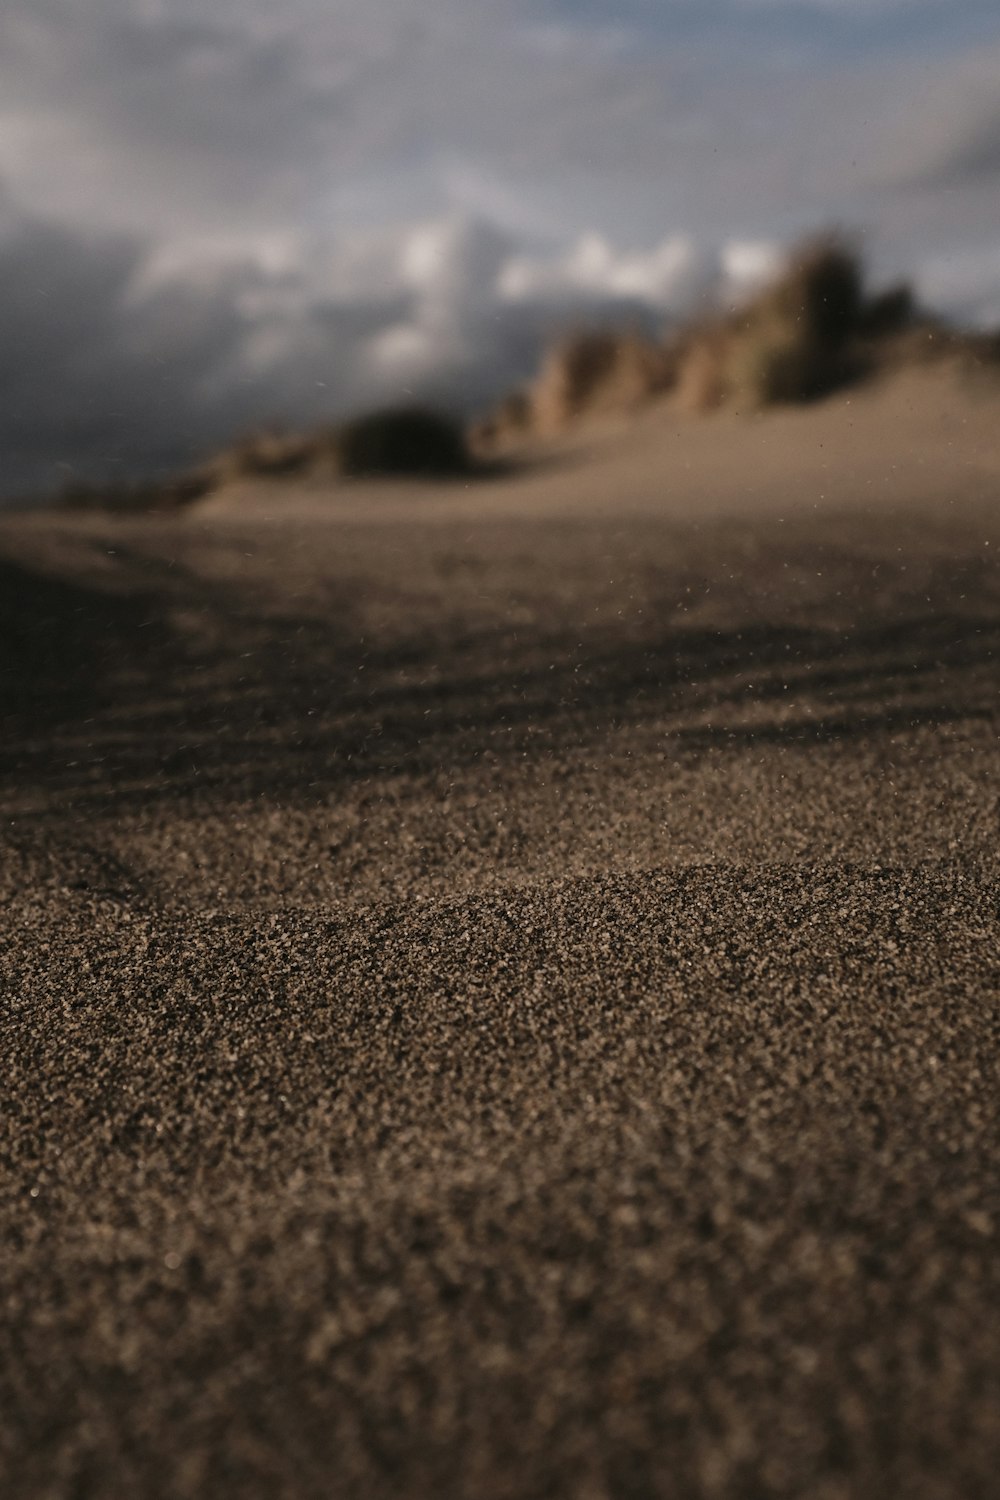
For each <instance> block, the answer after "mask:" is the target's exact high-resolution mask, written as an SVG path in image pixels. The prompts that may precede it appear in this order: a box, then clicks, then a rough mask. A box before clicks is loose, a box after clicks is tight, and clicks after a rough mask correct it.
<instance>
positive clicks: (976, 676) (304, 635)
mask: <svg viewBox="0 0 1000 1500" xmlns="http://www.w3.org/2000/svg"><path fill="white" fill-rule="evenodd" d="M140 576H141V581H142V585H143V588H142V591H133V592H128V593H117V594H111V593H105V592H102V591H101V590H99V589H97V588H93V587H88V586H86V585H84V584H82V583H80V582H76V581H73V582H68V581H65V580H62V579H58V578H52V577H46V576H42V575H37V574H34V573H32V572H30V571H29V570H27V569H25V568H23V567H21V566H19V565H15V564H12V563H9V562H4V563H2V564H0V600H2V603H0V628H2V639H3V643H4V644H3V657H2V661H0V709H2V713H3V716H4V721H5V729H6V732H5V735H4V740H3V744H2V747H0V774H2V775H3V776H4V777H5V778H6V779H7V781H8V784H11V783H13V784H15V785H17V786H18V787H19V788H20V789H21V791H22V792H23V793H27V794H28V796H29V798H30V800H31V801H32V803H33V804H35V805H37V806H38V808H39V810H41V809H42V808H43V807H45V806H48V807H50V808H52V809H54V808H55V807H56V806H59V807H61V808H65V807H66V806H67V805H68V804H71V803H72V804H75V805H81V804H89V805H94V804H101V803H110V802H114V803H115V804H116V805H122V804H123V803H132V804H141V803H143V802H145V801H148V800H149V799H151V798H152V799H160V798H164V797H166V798H171V797H189V796H200V795H202V794H204V793H212V794H214V795H217V796H221V797H226V796H233V797H251V796H261V795H264V796H268V795H271V796H281V797H283V798H296V797H302V798H308V799H315V798H316V796H317V795H323V794H324V793H325V792H328V791H330V790H333V789H335V788H336V786H337V785H339V784H343V783H344V782H346V781H355V780H358V779H372V778H375V779H377V778H379V777H383V776H387V775H397V774H401V773H406V774H411V775H421V774H427V773H433V772H435V771H439V770H441V769H448V768H458V767H460V766H462V765H469V764H471V763H475V762H477V761H482V760H487V761H490V760H493V761H496V762H497V763H500V764H502V763H503V762H505V761H509V760H510V758H511V757H523V756H524V755H525V754H526V753H527V754H539V753H546V752H548V751H557V752H558V751H563V752H565V751H568V750H571V749H574V748H579V747H581V746H583V747H585V746H587V745H589V744H594V743H596V742H598V741H599V740H600V739H601V737H602V736H606V735H607V734H608V733H609V732H614V731H615V730H617V729H622V728H627V727H629V726H633V727H635V728H636V729H638V728H639V727H643V728H644V732H653V733H655V734H662V737H663V748H664V750H666V751H669V753H670V754H671V755H673V756H682V755H685V754H699V753H704V752H705V751H707V750H710V749H712V748H715V747H720V746H721V747H728V748H737V747H740V746H752V745H754V744H763V743H770V744H795V743H806V744H808V743H821V742H824V741H832V740H838V739H840V740H843V739H850V738H858V737H871V736H875V735H879V734H892V733H895V732H897V731H899V730H902V729H906V728H910V727H914V726H920V725H931V724H947V723H951V722H955V721H958V720H962V719H982V718H986V717H989V715H990V713H991V712H992V709H991V704H992V701H993V696H994V695H993V688H992V687H991V683H993V675H992V674H993V668H994V664H995V660H996V654H997V650H998V647H1000V621H998V620H997V618H996V617H995V616H993V615H992V614H984V613H981V612H980V613H978V614H970V615H965V614H959V613H951V612H937V613H927V614H924V615H921V616H918V617H910V618H905V619H892V620H888V621H885V620H881V621H868V622H864V623H861V624H859V625H857V626H856V627H855V628H852V629H850V630H846V631H845V630H825V629H820V628H801V627H795V628H793V627H789V626H785V625H780V624H768V623H766V622H764V623H761V622H759V621H758V622H755V623H753V624H752V625H749V626H746V627H744V628H740V629H730V630H705V629H696V628H685V627H684V626H683V625H676V624H675V625H672V626H671V627H670V628H669V629H664V628H663V626H662V622H660V624H659V626H656V625H654V626H653V627H652V628H651V629H650V631H649V632H648V633H647V635H646V636H645V637H644V638H643V639H640V640H636V639H634V638H625V637H623V636H622V634H621V633H618V634H616V633H615V631H614V630H613V629H611V628H610V627H608V628H607V629H605V630H604V631H603V632H600V631H599V632H596V633H595V632H591V633H590V635H589V636H588V639H587V642H586V645H585V646H584V645H581V644H580V642H579V641H578V639H576V637H575V636H573V637H570V636H568V635H567V634H566V632H565V630H562V631H559V630H548V631H547V630H545V629H544V627H539V628H538V629H537V630H535V631H533V632H531V633H526V634H525V635H524V636H523V638H520V639H519V638H516V637H513V638H512V636H511V634H510V632H506V633H501V632H499V631H489V630H480V631H478V632H476V631H469V632H466V633H464V634H456V635H454V636H453V637H446V636H443V635H434V636H432V635H429V634H426V635H424V636H423V637H419V638H414V639H412V640H409V641H404V642H402V643H400V642H398V641H397V642H395V643H389V644H383V645H379V644H378V643H375V644H373V643H372V641H371V640H370V639H367V640H366V639H365V638H364V637H363V636H362V635H361V633H360V631H359V627H358V623H357V620H358V612H357V610H356V609H352V607H351V601H350V600H349V599H348V600H347V601H345V604H344V606H343V607H342V608H340V609H339V610H338V611H337V612H336V613H335V614H334V615H332V616H328V617H326V618H317V617H316V616H315V615H313V616H307V615H302V616H292V615H286V616H284V617H280V618H275V617H273V616H271V617H268V618H263V617H261V616H260V615H258V614H257V613H255V612H254V611H253V609H252V608H251V606H250V605H249V604H248V602H247V601H246V600H245V599H244V600H243V601H242V602H240V601H239V600H237V599H236V596H234V595H232V594H230V593H228V592H227V591H226V590H225V589H223V588H221V587H213V586H212V585H209V584H207V583H205V581H204V580H200V579H199V580H193V579H191V580H188V582H187V583H186V584H185V585H184V586H185V587H186V588H187V590H188V592H189V596H190V597H189V599H188V601H187V606H188V613H189V615H190V614H191V613H192V612H193V613H194V614H195V616H196V618H197V620H198V621H199V622H200V624H201V626H202V627H203V628H201V629H199V630H197V631H195V632H194V633H193V634H192V633H191V632H190V631H188V632H184V631H182V630H180V629H178V628H177V627H176V626H175V625H172V624H171V623H170V619H171V615H170V610H169V608H167V606H166V602H165V596H164V595H163V594H162V593H160V592H158V591H157V582H156V576H155V570H154V572H153V574H151V575H149V576H142V575H140ZM172 576H173V577H174V578H176V576H177V575H176V571H175V572H174V574H173V575H172ZM172 603H173V605H174V606H176V603H177V598H176V594H175V595H174V598H173V601H172ZM993 686H994V687H995V683H993Z"/></svg>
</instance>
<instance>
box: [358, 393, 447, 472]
mask: <svg viewBox="0 0 1000 1500" xmlns="http://www.w3.org/2000/svg"><path fill="white" fill-rule="evenodd" d="M336 451H337V464H338V468H339V472H340V473H341V474H343V475H344V476H345V477H346V478H351V479H361V478H372V477H377V476H381V475H387V476H393V477H399V478H403V477H408V476H412V477H415V478H446V477H448V476H451V475H458V474H465V473H467V472H468V470H469V468H470V465H471V458H470V454H469V449H468V445H467V443H466V437H465V432H464V430H463V428H462V426H461V424H460V423H459V422H456V421H455V420H454V419H453V418H451V417H448V416H445V415H444V414H443V413H441V412H435V411H430V410H427V409H425V408H422V407H389V408H386V409H385V410H383V411H375V412H370V413H368V414H367V415H366V416H362V417H357V418H355V419H354V421H351V422H345V423H344V424H343V426H342V427H340V428H339V430H338V432H337V434H336Z"/></svg>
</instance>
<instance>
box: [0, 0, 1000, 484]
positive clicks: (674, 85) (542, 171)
mask: <svg viewBox="0 0 1000 1500" xmlns="http://www.w3.org/2000/svg"><path fill="white" fill-rule="evenodd" d="M832 226H837V227H840V228H842V229H843V230H845V231H848V232H850V233H851V234H853V235H856V236H858V237H859V240H860V243H861V244H862V245H863V247H864V251H865V254H866V258H867V261H868V263H869V266H870V274H871V278H872V280H873V283H875V284H877V283H878V282H879V281H889V280H895V279H897V278H898V277H899V276H902V275H905V276H908V277H910V278H911V279H912V280H913V281H914V283H915V285H916V287H917V290H918V292H919V294H920V295H921V296H922V298H923V299H924V300H925V301H926V302H927V303H928V305H930V306H932V307H934V308H935V309H936V310H938V311H941V312H943V313H945V314H947V315H949V316H951V317H954V318H956V319H960V320H962V321H966V322H973V323H976V324H979V325H983V326H990V325H993V324H1000V6H998V4H997V0H616V3H611V0H283V3H282V4H281V5H280V6H279V5H278V4H277V3H275V0H213V3H212V5H211V6H210V7H209V6H206V5H205V4H204V0H4V5H3V8H2V11H0V496H11V495H21V494H25V493H28V492H39V493H44V492H48V491H52V490H54V489H57V488H59V487H60V486H62V485H63V484H65V483H67V482H69V481H71V480H73V479H81V478H83V479H86V478H92V479H96V480H103V479H107V478H117V477H124V476H128V475H133V474H136V475H137V474H142V473H156V472H161V471H166V470H170V469H172V468H175V467H177V466H178V465H182V464H185V463H189V462H191V461H192V460H194V459H196V458H197V457H198V456H199V455H200V454H203V453H206V452H209V451H211V450H212V449H213V448H214V447H216V446H218V445H219V444H221V443H224V442H226V441H229V440H231V439H232V438H233V437H234V436H236V435H239V434H240V433H243V432H245V431H248V430H251V429H252V428H254V427H258V426H260V425H261V424H266V423H269V422H275V423H286V424H291V425H296V424H298V425H302V424H306V423H309V422H314V421H320V420H324V419H326V418H333V417H336V416H338V415H341V414H343V413H345V412H349V411H352V410H359V409H362V408H364V407H366V406H371V405H374V404H378V403H381V402H398V401H410V400H418V399H419V400H423V399H427V400H435V401H439V402H442V403H444V404H446V405H449V406H452V407H453V408H455V409H456V410H461V411H471V410H475V409H476V408H477V407H479V406H482V405H483V404H485V403H487V402H488V401H489V400H491V399H492V398H493V396H494V395H496V394H497V393H498V392H499V391H500V390H503V389H505V388H507V387H509V386H510V385H511V384H512V383H515V382H516V381H518V380H521V379H523V378H524V377H525V375H526V374H528V373H530V371H531V369H532V368H533V366H534V364H535V363H536V362H537V359H538V357H539V351H540V349H541V347H542V346H543V345H544V343H545V342H546V341H547V340H549V339H550V338H551V337H552V336H553V334H554V333H555V332H556V331H558V330H559V329H560V328H563V327H567V326H571V325H580V324H584V323H588V322H598V321H603V320H607V319H613V320H617V321H622V320H631V321H634V322H639V323H649V325H650V326H657V325H662V324H664V323H667V322H669V321H670V320H672V319H677V318H680V317H683V316H684V315H685V314H686V313H687V312H689V311H690V310H692V309H693V308H695V307H697V306H699V305H701V304H702V303H703V302H704V301H705V300H706V299H710V298H721V299H722V300H730V301H732V300H734V299H735V298H736V297H738V296H739V295H741V294H742V293H743V292H745V291H746V290H747V289H748V288H750V287H752V286H753V285H754V284H756V283H757V282H758V281H759V280H760V279H761V278H762V277H764V276H766V275H767V274H768V273H769V271H773V269H774V267H775V265H777V264H779V263H780V255H781V252H782V250H783V249H784V248H787V247H788V246H789V245H790V244H792V243H794V241H795V239H796V238H798V237H801V236H802V235H803V234H805V233H808V232H811V231H813V230H816V229H818V228H827V227H832Z"/></svg>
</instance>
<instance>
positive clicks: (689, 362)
mask: <svg viewBox="0 0 1000 1500" xmlns="http://www.w3.org/2000/svg"><path fill="white" fill-rule="evenodd" d="M864 311H865V301H864V291H863V280H862V273H861V266H860V262H859V261H858V258H857V256H856V255H855V254H854V253H853V251H852V250H850V249H849V248H848V247H847V246H845V245H843V244H841V243H839V242H838V241H837V240H835V239H831V238H825V239H820V240H815V241H813V242H811V243H810V244H808V245H806V246H804V247H803V248H802V249H801V250H800V251H799V252H798V253H797V254H796V255H794V256H793V257H792V259H791V261H790V263H789V265H788V267H787V268H786V270H785V272H784V274H783V275H782V276H780V277H779V278H778V279H777V280H776V281H775V282H773V283H772V284H771V285H770V286H769V287H766V288H765V289H764V290H763V291H762V292H761V293H760V294H759V295H758V296H757V297H755V298H754V299H753V301H751V302H750V303H749V304H748V305H747V306H746V307H744V308H742V309H741V310H740V311H739V312H738V313H735V314H733V315H732V316H731V317H730V318H728V319H727V320H725V321H724V322H723V323H722V324H719V325H717V326H715V327H712V328H709V329H707V330H705V329H701V330H696V331H695V332H694V334H693V335H690V336H689V340H688V344H687V349H686V351H685V355H684V356H683V358H682V359H681V362H680V370H679V376H678V383H679V385H680V387H681V390H682V392H683V393H684V394H685V395H686V397H687V401H688V404H689V405H690V406H692V407H694V408H695V409H698V410H705V409H708V408H710V407H712V406H716V405H720V404H721V403H723V402H732V403H733V404H734V405H737V406H742V407H763V406H770V405H773V404H775V403H779V402H795V401H809V400H812V399H814V398H815V397H817V396H821V395H824V394H825V393H826V392H827V391H830V390H832V389H834V388H835V387H836V386H837V385H839V384H841V383H842V381H843V380H844V379H845V378H846V377H847V376H848V375H849V374H850V373H852V370H853V359H852V355H853V353H854V346H855V344H856V341H857V339H858V338H859V336H860V334H861V329H862V322H863V315H864ZM691 366H693V368H690V367H691Z"/></svg>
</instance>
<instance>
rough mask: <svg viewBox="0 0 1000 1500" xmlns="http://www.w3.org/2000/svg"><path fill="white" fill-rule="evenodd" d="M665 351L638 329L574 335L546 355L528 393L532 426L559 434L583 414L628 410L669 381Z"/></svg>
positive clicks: (670, 376)
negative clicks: (626, 331)
mask: <svg viewBox="0 0 1000 1500" xmlns="http://www.w3.org/2000/svg"><path fill="white" fill-rule="evenodd" d="M671 378H672V370H671V368H670V362H669V359H668V355H667V351H666V350H665V349H664V348H663V347H662V346H660V345H657V344H653V343H650V342H649V341H648V340H646V339H643V338H641V337H640V336H639V335H638V334H636V333H624V334H623V333H614V332H606V331H601V332H591V333H577V334H573V335H571V336H570V337H569V338H566V339H564V340H563V341H562V343H560V344H557V345H556V347H555V348H554V349H553V350H552V352H551V353H550V354H549V356H548V358H547V359H546V361H545V363H544V365H543V367H542V371H541V374H540V375H539V377H538V380H537V381H536V383H535V385H534V387H533V388H532V391H531V407H532V415H533V425H534V426H535V427H536V428H537V429H538V430H539V431H541V432H558V431H561V430H562V429H563V428H564V427H566V426H568V425H569V424H570V423H571V422H573V421H574V420H576V418H578V417H579V416H581V415H583V414H584V413H588V414H589V413H610V412H618V411H629V410H631V409H633V408H634V407H636V406H638V405H640V404H641V403H642V402H643V401H645V400H646V399H647V398H648V397H650V396H651V395H653V394H655V393H656V392H657V391H660V390H664V389H666V387H667V386H668V385H669V384H670V382H671Z"/></svg>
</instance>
